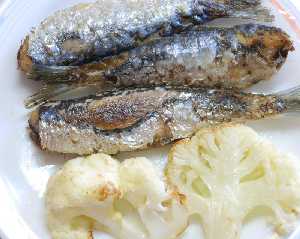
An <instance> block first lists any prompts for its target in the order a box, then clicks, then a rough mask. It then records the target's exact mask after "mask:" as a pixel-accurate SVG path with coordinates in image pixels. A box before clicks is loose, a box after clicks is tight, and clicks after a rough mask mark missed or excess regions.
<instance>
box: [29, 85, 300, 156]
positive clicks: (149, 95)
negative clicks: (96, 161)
mask: <svg viewBox="0 0 300 239" xmlns="http://www.w3.org/2000/svg"><path fill="white" fill-rule="evenodd" d="M299 92H300V90H299V88H298V89H295V90H291V91H288V92H285V93H283V94H275V95H260V94H251V93H241V92H239V91H233V90H228V89H208V88H207V89H205V88H194V89H191V88H188V87H156V88H139V89H122V90H119V91H118V90H114V91H107V92H104V93H101V94H99V95H94V96H90V97H85V98H80V99H74V100H66V101H57V102H51V103H47V104H45V105H43V106H41V107H39V108H38V109H37V110H35V111H34V112H33V113H32V114H31V117H30V120H29V125H30V128H31V136H32V138H33V139H34V140H35V141H36V142H37V143H38V144H39V145H40V147H41V148H42V149H43V150H47V151H54V152H59V153H74V154H80V155H85V154H91V153H95V152H103V153H108V154H116V153H118V152H122V151H133V150H138V149H145V148H147V147H151V146H156V145H165V144H168V143H170V142H172V141H175V140H177V139H182V138H185V137H189V136H191V135H193V134H194V133H195V132H196V131H197V130H198V129H199V128H200V127H204V126H207V125H209V124H218V123H223V122H243V121H246V120H258V119H261V118H265V117H270V116H274V115H277V114H282V113H285V112H289V111H296V110H297V111H299V109H300V108H299V106H300V93H299Z"/></svg>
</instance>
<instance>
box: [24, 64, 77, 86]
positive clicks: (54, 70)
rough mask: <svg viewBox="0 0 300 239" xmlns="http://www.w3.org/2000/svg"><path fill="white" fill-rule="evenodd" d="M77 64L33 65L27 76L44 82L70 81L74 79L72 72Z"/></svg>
mask: <svg viewBox="0 0 300 239" xmlns="http://www.w3.org/2000/svg"><path fill="white" fill-rule="evenodd" d="M76 68H77V67H76V66H46V65H33V67H32V69H31V71H30V72H28V73H27V77H28V78H29V79H32V80H36V81H44V82H50V83H54V82H70V81H74V76H73V75H72V74H71V73H72V72H73V71H74V69H76Z"/></svg>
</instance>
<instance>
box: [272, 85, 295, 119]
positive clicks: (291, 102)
mask: <svg viewBox="0 0 300 239" xmlns="http://www.w3.org/2000/svg"><path fill="white" fill-rule="evenodd" d="M277 95H278V96H279V97H280V98H281V99H283V100H284V101H285V104H286V108H287V112H289V113H293V112H300V86H297V87H294V88H291V89H288V90H285V91H281V92H279V93H278V94H277Z"/></svg>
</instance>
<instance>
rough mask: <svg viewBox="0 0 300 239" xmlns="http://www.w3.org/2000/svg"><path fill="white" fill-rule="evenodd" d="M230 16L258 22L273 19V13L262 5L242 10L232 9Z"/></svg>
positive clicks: (271, 20)
mask: <svg viewBox="0 0 300 239" xmlns="http://www.w3.org/2000/svg"><path fill="white" fill-rule="evenodd" d="M230 17H232V18H240V19H251V20H255V21H258V22H273V21H274V15H272V13H271V11H270V10H269V9H268V8H266V7H264V6H262V5H257V6H256V7H250V8H246V9H242V10H237V11H233V13H232V14H231V16H230Z"/></svg>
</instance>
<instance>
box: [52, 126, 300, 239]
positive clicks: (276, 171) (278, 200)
mask: <svg viewBox="0 0 300 239" xmlns="http://www.w3.org/2000/svg"><path fill="white" fill-rule="evenodd" d="M160 175H161V174H160V172H159V171H158V169H157V168H156V167H155V166H154V165H153V164H152V163H151V162H150V161H149V160H147V159H146V158H132V159H127V160H125V161H124V162H121V163H120V162H119V161H117V160H115V159H113V158H111V157H110V156H108V155H104V154H96V155H92V156H89V157H85V158H83V157H81V158H77V159H74V160H71V161H68V162H67V163H66V164H65V166H64V167H63V168H62V169H61V170H60V171H59V172H58V173H56V174H55V175H54V176H53V177H52V178H51V179H50V181H49V184H48V189H47V195H46V206H47V217H48V227H49V230H50V232H51V235H52V238H53V239H92V238H93V231H94V230H101V231H105V232H107V233H109V234H110V235H112V236H113V237H114V238H116V239H173V238H174V239H175V238H178V237H179V235H180V234H181V233H182V232H183V231H184V230H185V228H186V227H187V226H188V224H189V217H190V216H192V215H195V214H197V215H199V216H200V217H201V223H202V227H203V231H204V234H205V238H206V239H238V238H240V232H241V228H242V226H243V223H244V222H245V219H246V218H247V216H248V215H249V214H250V213H252V212H253V210H255V209H257V208H262V207H263V208H268V209H270V210H271V211H272V222H273V224H274V226H275V229H276V232H277V233H278V234H285V233H287V232H289V231H290V229H291V228H292V227H291V226H293V224H294V223H295V222H296V219H297V215H298V212H299V211H300V208H299V206H300V170H299V167H298V164H297V162H296V161H295V160H293V159H292V158H291V157H290V156H289V155H286V154H281V153H279V152H278V150H277V149H276V148H275V147H274V146H273V145H272V144H271V143H270V142H268V141H267V140H265V139H263V138H262V137H260V136H258V135H257V134H256V133H255V132H254V131H253V130H252V129H250V128H248V127H246V126H240V125H225V126H224V125H223V126H219V127H217V128H207V129H202V130H200V131H199V132H198V133H197V134H196V135H195V136H194V137H192V138H191V139H187V140H183V141H180V142H178V143H177V144H175V145H174V147H173V148H172V149H171V151H170V153H169V159H168V164H167V166H166V168H165V178H161V176H160Z"/></svg>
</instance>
